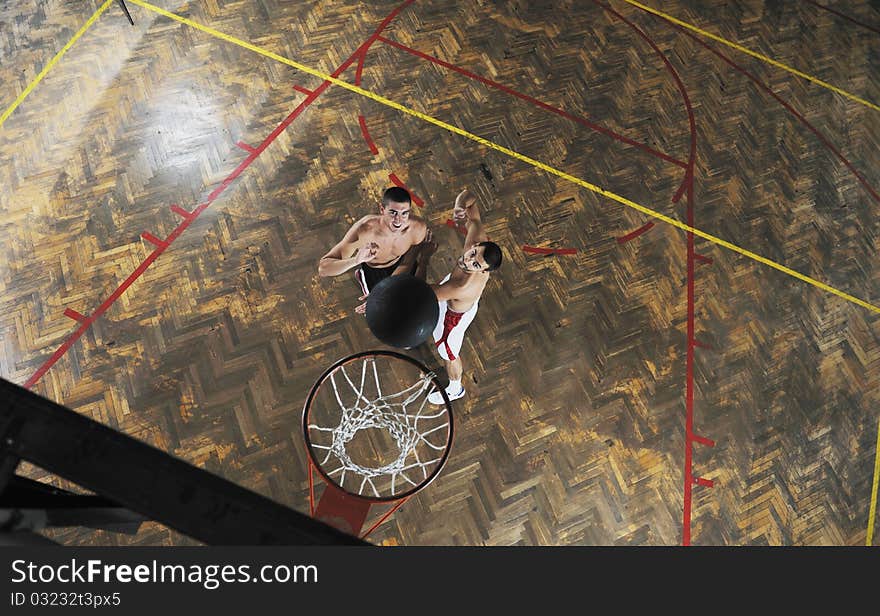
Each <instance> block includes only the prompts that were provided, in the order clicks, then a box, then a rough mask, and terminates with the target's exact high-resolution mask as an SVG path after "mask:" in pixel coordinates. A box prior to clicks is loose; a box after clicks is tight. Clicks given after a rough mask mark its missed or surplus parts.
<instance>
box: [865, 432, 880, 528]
mask: <svg viewBox="0 0 880 616" xmlns="http://www.w3.org/2000/svg"><path fill="white" fill-rule="evenodd" d="M878 478H880V425H878V426H877V448H876V450H875V451H874V484H873V485H872V486H871V509H870V511H869V512H868V535H867V539H866V540H865V545H873V541H874V518H875V516H876V515H877V483H878Z"/></svg>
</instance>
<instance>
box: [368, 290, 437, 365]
mask: <svg viewBox="0 0 880 616" xmlns="http://www.w3.org/2000/svg"><path fill="white" fill-rule="evenodd" d="M439 316H440V306H439V305H438V304H437V295H435V293H434V290H433V289H432V288H431V287H430V286H428V283H426V282H425V281H424V280H422V279H420V278H416V277H415V276H413V275H411V274H399V275H397V276H389V277H388V278H385V279H384V280H382V281H380V282H379V284H377V285H376V286H375V287H373V289H372V290H371V291H370V294H369V295H368V296H367V326H369V328H370V331H371V332H373V335H374V336H376V338H378V339H379V340H381V341H382V342H384V343H385V344H388V345H390V346H393V347H397V348H400V349H411V348H413V347H415V346H418V345H420V344H421V343H422V342H424V341H425V339H426V338H427V337H428V336H430V335H431V332H432V331H434V327H435V326H436V325H437V318H438V317H439Z"/></svg>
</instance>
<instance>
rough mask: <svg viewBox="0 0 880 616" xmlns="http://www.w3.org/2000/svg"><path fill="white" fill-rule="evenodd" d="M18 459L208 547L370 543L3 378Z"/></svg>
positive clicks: (4, 414) (2, 446) (4, 451)
mask: <svg viewBox="0 0 880 616" xmlns="http://www.w3.org/2000/svg"><path fill="white" fill-rule="evenodd" d="M0 426H6V427H7V429H6V430H5V431H4V432H5V434H4V435H3V439H2V441H0V459H2V457H3V456H10V455H11V456H15V457H17V458H20V459H22V460H26V461H28V462H30V463H32V464H35V465H36V466H39V467H40V468H43V469H45V470H47V471H49V472H52V473H54V474H56V475H58V476H60V477H63V478H65V479H67V480H69V481H72V482H74V483H76V484H77V485H80V486H82V487H84V488H86V489H87V490H90V491H92V492H94V493H96V494H98V495H101V496H104V497H106V498H108V499H110V500H111V501H113V502H115V503H118V504H119V505H121V506H123V507H125V508H127V509H130V510H131V511H136V512H138V513H140V514H142V515H144V516H145V517H146V518H147V519H150V520H156V521H157V522H161V523H162V524H164V525H166V526H168V527H169V528H173V529H174V530H177V531H178V532H181V533H183V534H184V535H187V536H189V537H192V538H194V539H196V540H198V541H201V542H203V543H206V544H209V545H318V544H324V545H331V544H336V545H342V544H346V545H369V544H368V543H366V542H364V541H362V540H360V539H358V538H356V537H353V536H351V535H348V534H346V533H343V532H341V531H339V530H336V529H335V528H333V527H332V526H329V525H327V524H324V523H323V522H320V521H318V520H315V519H313V518H311V517H309V516H307V515H305V514H303V513H300V512H298V511H295V510H294V509H290V508H288V507H284V506H282V505H280V504H278V503H276V502H275V501H272V500H270V499H268V498H266V497H264V496H261V495H259V494H257V493H256V492H252V491H250V490H246V489H245V488H242V487H240V486H238V485H236V484H234V483H232V482H230V481H228V480H226V479H223V478H221V477H218V476H217V475H214V474H212V473H209V472H207V471H204V470H201V469H199V468H196V467H195V466H192V465H190V464H188V463H186V462H183V461H182V460H179V459H177V458H175V457H173V456H171V455H169V454H167V453H165V452H163V451H160V450H159V449H156V448H155V447H151V446H150V445H147V444H145V443H142V442H140V441H138V440H135V439H133V438H131V437H129V436H126V435H125V434H122V433H121V432H117V431H116V430H112V429H110V428H108V427H106V426H104V425H102V424H99V423H98V422H96V421H93V420H91V419H89V418H87V417H84V416H82V415H79V414H78V413H75V412H74V411H71V410H69V409H67V408H65V407H63V406H61V405H60V404H57V403H55V402H52V401H51V400H47V399H46V398H43V397H41V396H38V395H37V394H35V393H33V392H31V391H29V390H27V389H24V388H22V387H19V386H18V385H15V384H14V383H10V382H9V381H6V380H4V379H0Z"/></svg>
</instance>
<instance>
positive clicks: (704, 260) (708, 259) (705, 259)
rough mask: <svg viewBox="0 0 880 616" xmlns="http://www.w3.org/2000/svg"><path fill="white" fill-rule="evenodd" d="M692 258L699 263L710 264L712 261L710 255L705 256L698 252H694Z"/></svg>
mask: <svg viewBox="0 0 880 616" xmlns="http://www.w3.org/2000/svg"><path fill="white" fill-rule="evenodd" d="M694 258H695V259H696V260H697V261H699V262H700V263H706V264H711V263H712V258H711V257H705V256H703V255H700V254H695V255H694Z"/></svg>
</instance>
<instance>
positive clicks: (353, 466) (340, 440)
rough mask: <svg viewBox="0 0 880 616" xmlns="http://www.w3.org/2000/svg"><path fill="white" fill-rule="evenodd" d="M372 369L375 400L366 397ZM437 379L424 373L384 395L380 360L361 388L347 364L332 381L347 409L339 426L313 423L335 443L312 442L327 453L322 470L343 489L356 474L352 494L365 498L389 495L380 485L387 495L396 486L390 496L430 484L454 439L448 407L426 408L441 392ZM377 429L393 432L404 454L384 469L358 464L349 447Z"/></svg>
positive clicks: (363, 377) (365, 364)
mask: <svg viewBox="0 0 880 616" xmlns="http://www.w3.org/2000/svg"><path fill="white" fill-rule="evenodd" d="M368 365H369V366H371V367H372V375H371V379H370V380H372V381H374V383H375V387H376V392H377V395H376V397H375V398H371V397H370V396H371V395H372V394H370V395H367V394H366V393H365V391H366V388H365V386H366V385H367V383H368V380H367V379H368V375H367V373H368V371H367V367H368ZM338 373H341V374H342V377H343V379H344V383H342V384H341V385H340V384H338V383H337V381H336V376H337V374H338ZM433 378H434V374H433V373H428V374H423V375H422V376H421V378H420V379H419V380H417V381H416V382H415V383H413V384H412V385H410V386H408V387H406V388H405V389H403V390H401V391H397V392H393V393H386V394H383V393H382V386H381V384H380V383H379V373H378V371H377V369H376V362H375V359H374V358H372V357H366V358H364V361H363V365H362V367H361V375H360V383H359V384H358V385H355V383H354V382H353V381H352V380H351V378H350V377H349V375H348V373H347V372H346V371H345V365H342V366H340V367H339V368H337V369H336V370H335V371H334V372H332V373H331V374H330V382H331V383H332V385H333V393H334V395H335V397H336V401H337V403H338V404H339V408H340V410H341V414H340V415H339V424H338V425H336V426H333V427H326V426H320V425H317V424H309V430H316V431H318V432H325V433H329V434H330V435H331V437H332V438H331V440H330V444H329V445H322V444H317V443H315V442H314V440H312V442H311V446H312V448H314V449H318V450H325V451H326V455H325V456H324V458H323V459H322V460H321V461H320V466H321V468H322V469H324V470H325V472H326V473H327V475H328V476H329V477H334V476H336V477H338V478H336V477H334V478H335V479H336V481H337V482H338V484H339V485H340V486H343V487H344V486H345V478H346V475H347V474H348V475H350V479H351V475H353V476H354V479H355V482H356V483H357V484H358V485H357V486H356V487H354V490H352V491H354V492H356V493H357V494H359V495H363V494H364V493H365V492H366V493H367V495H368V496H370V495H372V496H375V497H380V496H385V497H387V496H388V495H387V494H384V495H380V491H379V489H378V488H377V484H381V486H380V487H382V489H383V491H384V490H386V489H387V488H388V485H389V482H390V492H391V494H390V495H391V496H394V495H395V494H398V493H400V492H403V491H405V490H408V489H410V487H417V486H418V485H419V483H420V482H423V481H425V480H426V479H427V478H428V476H429V474H430V472H431V471H432V470H433V468H434V467H435V465H436V464H438V463H440V462H441V460H442V459H443V453H444V451H445V449H446V447H447V444H448V442H447V441H448V437H449V414H448V411H447V408H446V406H445V405H444V406H442V407H440V408H439V410H434V409H431V408H428V409H426V408H425V407H426V405H427V402H428V396H429V395H430V394H431V393H433V392H434V391H435V389H436V387H435V386H434V383H433V381H432V379H433ZM370 385H372V384H370ZM340 387H341V388H342V390H343V392H346V387H348V388H350V389H351V391H352V392H353V393H354V395H355V402H354V405H353V406H351V405H347V404H346V403H345V402H343V400H342V396H341V395H340ZM371 428H373V429H376V428H378V429H382V430H385V431H387V433H388V434H389V435H390V436H391V438H392V440H393V441H394V443H395V444H396V446H397V449H398V451H399V454H398V456H397V458H396V459H395V460H393V461H392V462H390V463H388V464H385V465H383V466H379V467H378V468H372V467H369V466H363V465H362V464H358V463H356V462H355V461H354V460H352V459H351V457H350V456H349V453H348V451H347V446H348V444H349V443H350V442H351V441H352V439H353V438H354V437H355V435H356V434H357V433H358V432H359V431H361V430H368V429H371ZM432 441H433V442H432ZM334 462H336V463H338V464H339V466H338V467H336V468H334V469H333V470H328V469H329V467H330V466H335V464H334ZM328 464H329V466H328ZM413 477H415V478H416V479H417V481H414V480H413Z"/></svg>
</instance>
